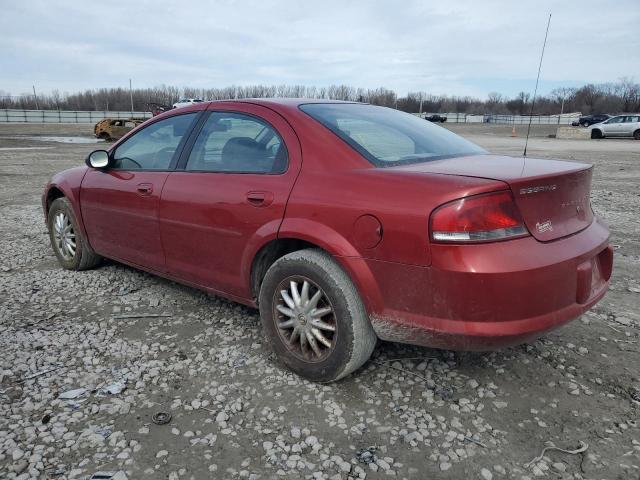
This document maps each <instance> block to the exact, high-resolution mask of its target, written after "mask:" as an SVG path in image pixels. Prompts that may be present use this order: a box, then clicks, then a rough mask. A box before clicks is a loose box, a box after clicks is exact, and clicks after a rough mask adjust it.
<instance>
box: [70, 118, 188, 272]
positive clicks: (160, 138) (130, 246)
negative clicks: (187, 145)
mask: <svg viewBox="0 0 640 480" xmlns="http://www.w3.org/2000/svg"><path fill="white" fill-rule="evenodd" d="M197 115H198V113H196V112H191V113H185V114H182V115H174V116H171V117H169V118H164V119H161V120H159V121H156V122H154V123H151V124H150V125H148V126H147V127H145V128H144V129H142V130H140V131H138V132H136V133H135V134H134V135H132V136H131V137H129V138H127V139H126V140H125V141H124V142H123V143H121V144H119V145H117V146H116V148H115V149H114V150H112V151H111V152H110V156H111V165H112V166H111V167H110V168H107V169H90V170H89V171H88V172H87V174H86V175H85V177H84V179H83V181H82V187H81V191H80V205H81V210H82V217H83V220H84V224H85V227H86V231H87V235H88V237H89V242H90V243H91V246H92V247H93V248H94V249H95V250H96V251H97V252H98V253H100V254H102V255H104V256H105V257H108V258H113V259H116V260H122V261H124V262H127V263H132V264H135V265H139V266H142V267H146V268H150V269H152V270H156V271H160V272H161V271H164V270H165V261H164V252H163V250H162V243H161V241H160V229H159V226H158V205H159V201H160V193H161V192H162V187H163V186H164V183H165V181H166V179H167V177H168V175H169V172H170V171H171V170H172V169H173V168H174V167H175V164H176V161H177V156H178V154H179V152H180V147H181V145H183V141H184V140H185V139H186V134H187V133H188V132H189V130H190V128H191V127H192V125H193V123H194V121H195V119H196V117H197Z"/></svg>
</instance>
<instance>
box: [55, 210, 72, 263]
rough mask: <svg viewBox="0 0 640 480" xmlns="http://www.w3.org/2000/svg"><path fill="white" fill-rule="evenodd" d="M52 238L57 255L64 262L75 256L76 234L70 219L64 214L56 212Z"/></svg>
mask: <svg viewBox="0 0 640 480" xmlns="http://www.w3.org/2000/svg"><path fill="white" fill-rule="evenodd" d="M53 237H54V239H55V247H56V250H58V253H60V255H61V256H62V258H64V259H65V260H67V261H69V260H73V258H74V257H75V256H76V233H75V231H74V230H73V224H72V223H71V219H70V218H69V216H68V215H67V214H66V213H64V212H58V213H57V214H56V215H55V217H53Z"/></svg>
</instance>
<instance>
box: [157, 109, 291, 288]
mask: <svg viewBox="0 0 640 480" xmlns="http://www.w3.org/2000/svg"><path fill="white" fill-rule="evenodd" d="M210 108H215V111H211V112H208V114H209V117H208V118H207V120H206V122H204V124H203V126H202V130H201V131H200V133H199V134H198V136H197V138H196V139H195V143H193V148H191V150H190V151H189V152H187V151H186V150H185V153H184V154H183V158H182V159H181V161H180V163H181V165H179V167H178V169H177V170H176V171H175V172H172V173H171V174H170V175H169V178H168V179H167V181H166V183H165V187H164V190H163V192H162V198H161V201H160V215H159V217H160V230H161V235H162V242H163V245H164V249H165V252H166V257H167V270H168V272H169V273H171V274H172V275H174V276H176V277H178V278H180V279H183V280H186V281H188V282H191V283H195V284H198V285H202V286H205V287H209V288H213V289H215V290H217V291H220V292H223V293H227V294H230V295H234V296H237V297H241V298H251V292H250V289H249V282H248V279H247V278H246V277H245V276H244V275H243V271H244V272H246V268H245V269H244V270H243V262H244V264H245V267H246V259H247V258H248V256H250V255H248V252H251V251H252V250H251V249H252V248H254V246H255V245H257V244H260V239H261V238H263V237H265V236H268V235H275V233H277V231H278V228H279V226H280V223H281V222H282V219H283V217H284V211H285V207H286V203H287V199H288V197H289V193H290V191H291V188H292V187H293V183H294V181H295V178H296V175H297V173H298V170H299V168H300V163H301V156H300V147H299V144H298V140H297V137H296V136H295V133H294V132H293V130H292V129H291V127H290V126H289V124H288V123H286V121H284V119H283V118H282V117H280V116H279V115H278V114H276V113H275V112H273V111H271V110H269V109H267V108H265V107H260V106H257V105H251V104H247V105H244V106H242V107H241V109H242V111H241V112H240V111H238V107H237V106H236V107H231V106H228V107H227V108H228V110H226V109H225V106H224V105H223V104H215V105H213V106H211V107H210ZM232 109H234V110H233V111H232Z"/></svg>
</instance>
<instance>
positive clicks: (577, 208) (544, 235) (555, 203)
mask: <svg viewBox="0 0 640 480" xmlns="http://www.w3.org/2000/svg"><path fill="white" fill-rule="evenodd" d="M391 168H393V169H398V170H403V171H410V172H415V173H436V174H443V175H461V176H467V177H477V178H486V179H490V180H500V181H502V182H504V183H506V184H507V185H508V186H509V188H510V189H511V191H512V193H513V197H514V199H515V202H516V205H517V206H518V209H519V210H520V213H521V214H522V218H523V220H524V222H525V224H526V226H527V228H528V229H529V231H530V232H531V234H532V235H533V236H534V237H535V238H536V239H537V240H540V241H542V242H546V241H550V240H556V239H558V238H562V237H566V236H568V235H572V234H574V233H577V232H579V231H581V230H583V229H585V228H586V227H588V226H589V225H590V224H591V222H592V221H593V212H592V210H591V204H590V200H589V197H590V194H591V175H592V170H593V167H592V165H589V164H586V163H576V162H565V161H560V160H544V159H536V158H529V157H506V156H500V155H474V156H469V157H457V158H449V159H443V160H434V161H430V162H424V163H417V164H413V165H403V166H398V167H391Z"/></svg>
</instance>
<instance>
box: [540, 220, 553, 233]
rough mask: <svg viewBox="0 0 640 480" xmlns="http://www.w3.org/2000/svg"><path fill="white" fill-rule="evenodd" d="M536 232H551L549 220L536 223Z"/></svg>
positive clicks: (551, 227)
mask: <svg viewBox="0 0 640 480" xmlns="http://www.w3.org/2000/svg"><path fill="white" fill-rule="evenodd" d="M536 230H538V233H544V232H553V226H552V225H551V220H546V221H544V222H538V223H536Z"/></svg>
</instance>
